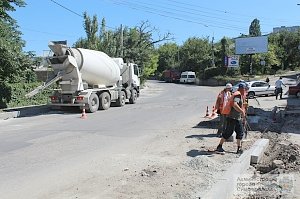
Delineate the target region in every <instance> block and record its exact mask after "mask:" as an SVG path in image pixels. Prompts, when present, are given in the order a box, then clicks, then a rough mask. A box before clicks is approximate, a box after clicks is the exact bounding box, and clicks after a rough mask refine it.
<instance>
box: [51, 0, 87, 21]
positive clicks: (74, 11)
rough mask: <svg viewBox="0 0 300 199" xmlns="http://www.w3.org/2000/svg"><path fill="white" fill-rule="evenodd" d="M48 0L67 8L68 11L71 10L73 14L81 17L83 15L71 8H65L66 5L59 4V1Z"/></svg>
mask: <svg viewBox="0 0 300 199" xmlns="http://www.w3.org/2000/svg"><path fill="white" fill-rule="evenodd" d="M50 1H52V2H53V3H55V4H57V5H59V6H60V7H62V8H64V9H65V10H68V11H70V12H72V13H73V14H75V15H77V16H79V17H82V18H83V16H82V15H81V14H78V13H77V12H75V11H73V10H71V9H69V8H67V7H65V6H63V5H61V4H59V3H57V2H56V1H54V0H50Z"/></svg>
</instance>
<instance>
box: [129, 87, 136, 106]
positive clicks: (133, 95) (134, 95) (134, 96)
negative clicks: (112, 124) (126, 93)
mask: <svg viewBox="0 0 300 199" xmlns="http://www.w3.org/2000/svg"><path fill="white" fill-rule="evenodd" d="M136 99H137V92H136V90H135V89H133V90H132V91H131V96H130V98H129V103H130V104H135V102H136Z"/></svg>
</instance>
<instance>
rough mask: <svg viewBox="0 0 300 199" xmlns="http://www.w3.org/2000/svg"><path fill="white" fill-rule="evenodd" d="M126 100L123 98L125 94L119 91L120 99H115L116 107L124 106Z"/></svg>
mask: <svg viewBox="0 0 300 199" xmlns="http://www.w3.org/2000/svg"><path fill="white" fill-rule="evenodd" d="M125 100H126V96H125V92H124V91H121V93H120V97H119V99H117V102H116V104H117V106H124V105H125V102H126V101H125Z"/></svg>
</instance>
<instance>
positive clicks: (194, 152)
mask: <svg viewBox="0 0 300 199" xmlns="http://www.w3.org/2000/svg"><path fill="white" fill-rule="evenodd" d="M214 153H215V152H214V151H212V152H210V151H207V150H206V151H205V150H202V151H199V150H195V149H192V150H190V151H188V152H187V153H186V155H187V156H189V157H192V158H194V157H197V156H200V155H208V156H211V155H213V154H214Z"/></svg>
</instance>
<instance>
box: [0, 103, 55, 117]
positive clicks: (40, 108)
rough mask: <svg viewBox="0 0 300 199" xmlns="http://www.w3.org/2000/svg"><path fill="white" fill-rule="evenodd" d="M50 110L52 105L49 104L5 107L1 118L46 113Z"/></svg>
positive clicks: (0, 115) (0, 114)
mask: <svg viewBox="0 0 300 199" xmlns="http://www.w3.org/2000/svg"><path fill="white" fill-rule="evenodd" d="M49 111H50V106H49V105H47V104H43V105H37V106H25V107H17V108H9V109H4V110H3V112H1V113H0V120H8V119H11V118H18V117H28V116H34V115H40V114H44V113H47V112H49Z"/></svg>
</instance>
